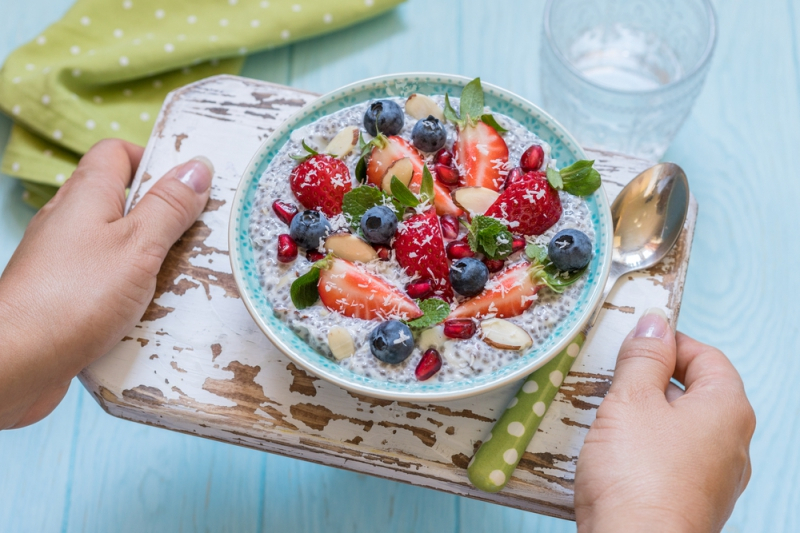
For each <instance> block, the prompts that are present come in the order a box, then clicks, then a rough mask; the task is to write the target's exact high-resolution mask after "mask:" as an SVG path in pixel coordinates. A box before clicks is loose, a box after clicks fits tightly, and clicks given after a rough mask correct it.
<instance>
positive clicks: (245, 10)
mask: <svg viewBox="0 0 800 533" xmlns="http://www.w3.org/2000/svg"><path fill="white" fill-rule="evenodd" d="M401 1H403V0H335V1H334V0H271V1H266V0H173V1H164V0H78V1H77V2H76V3H75V5H74V6H73V7H72V8H71V9H70V10H69V12H67V14H66V15H65V16H64V18H62V19H61V20H60V21H58V22H56V23H55V24H53V25H52V26H50V27H49V28H47V29H46V30H45V31H44V32H43V33H42V34H41V35H39V36H38V37H36V38H35V39H34V40H33V41H32V42H30V43H28V44H26V45H24V46H22V47H20V48H19V49H17V50H15V51H14V52H13V53H12V54H11V55H10V56H9V57H8V59H7V60H6V63H5V65H3V68H2V70H0V109H2V110H3V111H4V112H5V113H7V114H8V115H10V116H11V117H12V119H13V120H14V121H15V124H14V126H13V129H12V132H11V138H10V139H9V142H8V146H7V147H6V152H5V154H4V156H3V161H2V166H1V167H0V171H2V172H3V173H4V174H7V175H10V176H14V177H18V178H22V179H23V180H25V185H26V189H27V200H28V201H29V202H30V203H32V204H33V205H37V206H38V205H41V204H42V203H43V202H44V201H46V200H47V199H48V198H49V197H50V196H51V195H52V194H53V192H54V191H55V187H58V186H59V185H60V184H61V183H63V182H64V180H65V179H66V178H67V177H69V176H70V174H71V173H72V171H73V170H74V168H75V165H76V164H77V161H78V159H79V158H80V155H81V154H83V153H85V152H86V150H88V149H89V148H90V147H91V146H92V145H93V144H94V143H96V142H97V141H98V140H100V139H103V138H105V137H119V138H122V139H126V140H129V141H132V142H135V143H139V144H144V143H145V142H146V141H147V138H148V136H149V135H150V131H151V129H152V127H153V122H154V120H155V117H156V115H157V114H158V111H159V109H160V108H161V104H162V102H163V101H164V97H165V96H166V95H167V93H168V92H170V91H172V90H173V89H175V88H177V87H180V86H183V85H186V84H187V83H191V82H193V81H196V80H199V79H202V78H206V77H208V76H213V75H215V74H223V73H231V74H236V73H238V72H239V70H240V69H241V66H242V63H243V56H244V55H246V54H247V53H248V52H250V51H256V50H262V49H267V48H274V47H277V46H280V45H284V44H287V43H290V42H292V41H295V40H298V39H304V38H308V37H311V36H314V35H319V34H321V33H324V32H328V31H332V30H335V29H339V28H342V27H344V26H347V25H349V24H353V23H355V22H358V21H360V20H363V19H365V18H368V17H371V16H374V15H377V14H379V13H381V12H383V11H385V10H386V9H389V8H391V7H394V6H395V5H397V4H399V3H400V2H401Z"/></svg>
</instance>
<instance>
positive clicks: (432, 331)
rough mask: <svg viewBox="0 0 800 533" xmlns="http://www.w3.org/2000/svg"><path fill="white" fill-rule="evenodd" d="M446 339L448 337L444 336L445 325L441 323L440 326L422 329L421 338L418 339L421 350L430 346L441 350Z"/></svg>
mask: <svg viewBox="0 0 800 533" xmlns="http://www.w3.org/2000/svg"><path fill="white" fill-rule="evenodd" d="M446 340H447V337H445V336H444V327H443V326H442V325H441V324H440V325H438V326H434V327H432V328H429V329H425V330H422V333H420V334H419V339H418V340H417V346H419V348H420V349H421V350H427V349H428V348H436V349H437V350H441V349H442V346H444V342H445V341H446Z"/></svg>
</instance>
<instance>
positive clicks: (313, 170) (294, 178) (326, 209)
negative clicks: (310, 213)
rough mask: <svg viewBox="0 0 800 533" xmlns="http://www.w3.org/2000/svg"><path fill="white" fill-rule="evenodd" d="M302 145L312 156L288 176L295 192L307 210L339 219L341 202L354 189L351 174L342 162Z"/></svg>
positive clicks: (305, 159)
mask: <svg viewBox="0 0 800 533" xmlns="http://www.w3.org/2000/svg"><path fill="white" fill-rule="evenodd" d="M303 145H304V146H305V147H306V150H308V151H309V153H310V155H309V156H308V157H305V158H302V159H301V163H300V164H299V165H297V166H296V167H295V168H294V170H292V173H291V175H290V176H289V182H290V184H291V187H292V192H293V193H294V195H295V196H296V197H297V200H298V201H299V202H300V203H301V204H303V207H305V208H306V209H316V210H319V211H322V212H323V213H325V214H326V215H327V216H329V217H332V216H335V215H338V214H339V213H341V212H342V198H343V197H344V195H345V193H347V192H349V191H350V189H352V188H353V183H352V182H353V180H352V179H351V178H350V170H349V169H348V168H347V165H345V164H344V163H343V162H342V161H340V160H339V159H336V158H335V157H332V156H330V155H327V154H319V153H317V152H315V151H314V150H312V149H310V148H308V147H307V146H306V145H305V143H303Z"/></svg>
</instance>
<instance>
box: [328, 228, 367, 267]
mask: <svg viewBox="0 0 800 533" xmlns="http://www.w3.org/2000/svg"><path fill="white" fill-rule="evenodd" d="M325 249H326V250H327V251H329V252H331V253H332V254H334V255H335V256H336V257H341V258H342V259H345V260H347V261H359V262H361V263H369V262H370V261H372V260H373V259H377V258H378V252H376V251H375V248H373V247H372V246H370V245H369V244H367V242H366V241H364V240H362V239H360V238H358V237H356V236H355V235H353V234H352V233H336V234H334V235H331V236H330V237H328V238H327V240H326V241H325Z"/></svg>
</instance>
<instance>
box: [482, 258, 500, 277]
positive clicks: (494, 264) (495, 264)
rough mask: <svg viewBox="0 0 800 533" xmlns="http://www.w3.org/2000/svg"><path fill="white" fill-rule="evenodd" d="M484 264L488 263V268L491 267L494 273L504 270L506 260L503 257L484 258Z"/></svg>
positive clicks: (490, 269)
mask: <svg viewBox="0 0 800 533" xmlns="http://www.w3.org/2000/svg"><path fill="white" fill-rule="evenodd" d="M483 264H484V265H486V268H488V269H489V272H490V273H492V274H494V273H495V272H500V271H501V270H503V267H504V266H505V265H506V262H505V261H503V260H502V259H484V260H483Z"/></svg>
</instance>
